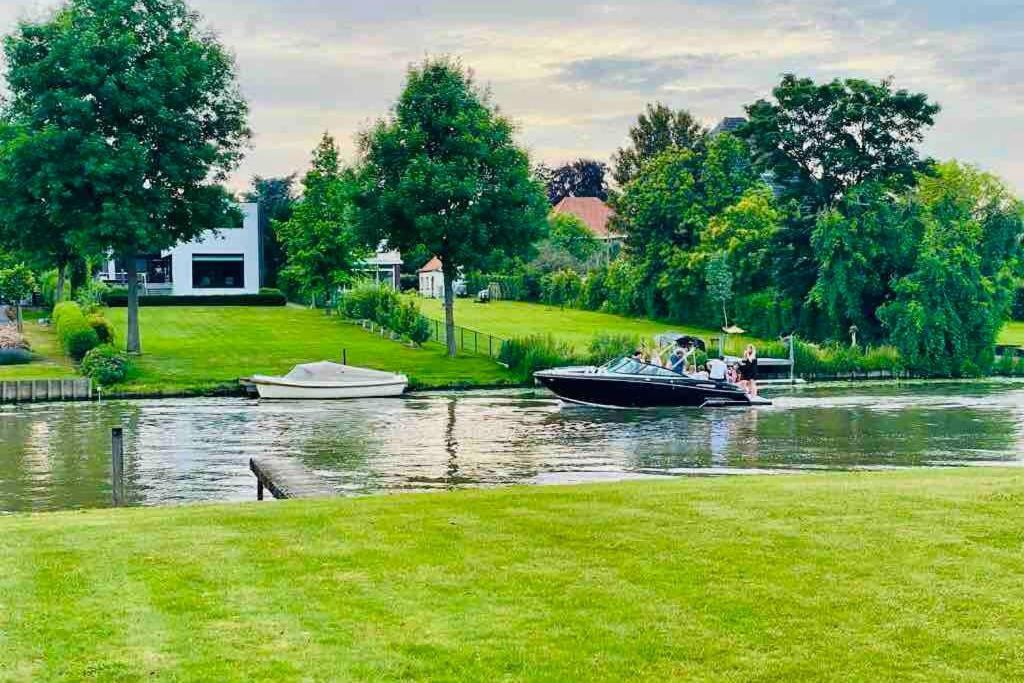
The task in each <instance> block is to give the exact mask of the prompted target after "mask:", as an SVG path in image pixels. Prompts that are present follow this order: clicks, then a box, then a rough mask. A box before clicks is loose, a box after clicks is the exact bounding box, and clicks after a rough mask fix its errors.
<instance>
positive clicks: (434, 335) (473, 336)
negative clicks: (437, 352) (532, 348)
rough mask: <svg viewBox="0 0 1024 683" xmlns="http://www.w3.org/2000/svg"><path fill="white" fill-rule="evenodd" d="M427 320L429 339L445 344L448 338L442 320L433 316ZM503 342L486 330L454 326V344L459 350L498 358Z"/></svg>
mask: <svg viewBox="0 0 1024 683" xmlns="http://www.w3.org/2000/svg"><path fill="white" fill-rule="evenodd" d="M427 321H428V322H429V323H430V339H431V340H432V341H436V342H437V343H439V344H447V341H448V340H447V334H446V333H445V324H444V321H442V320H435V319H434V318H427ZM504 343H505V340H504V339H502V338H501V337H495V336H494V335H493V334H487V333H486V332H481V331H479V330H474V329H471V328H469V327H460V326H458V325H456V326H455V346H456V347H457V348H458V349H459V350H460V351H467V352H470V353H479V354H486V355H487V356H488V357H490V358H498V356H500V355H501V347H502V345H503V344H504Z"/></svg>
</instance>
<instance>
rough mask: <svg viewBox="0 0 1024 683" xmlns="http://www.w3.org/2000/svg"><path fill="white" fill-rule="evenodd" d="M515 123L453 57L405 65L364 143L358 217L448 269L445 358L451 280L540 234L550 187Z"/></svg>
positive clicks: (395, 243) (450, 334)
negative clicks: (396, 91) (393, 98)
mask: <svg viewBox="0 0 1024 683" xmlns="http://www.w3.org/2000/svg"><path fill="white" fill-rule="evenodd" d="M512 133H513V128H512V124H511V123H510V122H509V121H508V120H507V119H505V118H504V117H503V116H501V115H500V114H499V113H498V112H497V110H496V108H495V107H494V106H493V105H492V104H491V102H490V98H489V96H488V95H487V94H486V93H485V92H484V91H482V90H481V89H480V88H479V87H477V85H476V84H475V83H474V81H473V79H472V77H471V75H470V74H469V73H468V72H467V70H466V69H465V68H464V67H463V66H462V65H461V64H460V63H458V62H456V61H453V60H451V59H446V58H442V59H427V60H425V61H424V62H423V63H421V64H418V65H415V66H411V67H410V68H409V72H408V77H407V82H406V85H405V90H404V91H403V92H402V94H401V96H400V97H399V100H398V102H397V103H396V105H395V107H394V111H393V112H392V114H391V115H390V116H389V117H387V118H386V119H384V120H382V121H380V122H378V123H377V125H375V126H374V127H373V128H372V129H370V130H369V131H367V132H366V133H365V134H364V136H363V138H362V140H361V152H362V164H363V168H362V177H363V184H362V187H363V190H362V193H361V195H360V198H359V203H360V208H361V211H360V221H361V224H362V225H363V226H364V230H365V232H366V233H367V234H368V235H371V236H373V237H375V238H381V239H386V240H387V242H388V243H389V244H390V245H391V246H392V247H394V248H398V249H405V248H407V247H412V246H415V245H419V244H422V245H425V246H426V247H428V248H429V249H430V250H431V251H432V252H433V253H434V254H435V255H436V256H438V257H439V258H440V259H441V262H442V263H443V264H444V274H445V277H444V299H445V305H444V308H445V326H446V331H447V335H446V336H447V340H448V353H449V355H451V356H454V355H455V352H456V349H455V333H454V329H455V318H454V298H455V293H454V289H453V284H454V281H455V279H456V277H458V274H459V273H460V272H464V271H470V270H475V269H479V268H480V267H481V266H482V264H483V263H485V262H486V260H487V258H488V256H489V255H490V254H491V253H492V252H493V251H495V250H500V251H504V252H506V253H507V254H515V253H521V252H525V251H526V250H527V249H528V248H529V246H530V245H531V244H532V243H533V242H534V241H535V240H536V239H537V238H538V237H539V236H540V235H541V234H542V232H543V225H544V219H545V216H546V214H547V201H546V199H545V195H544V190H543V188H542V187H541V185H540V184H539V183H537V182H536V181H535V179H534V178H533V176H532V174H531V170H530V163H529V159H528V157H527V155H526V153H525V152H524V151H523V150H522V149H520V148H519V147H518V146H517V145H516V144H515V142H514V141H513V139H512Z"/></svg>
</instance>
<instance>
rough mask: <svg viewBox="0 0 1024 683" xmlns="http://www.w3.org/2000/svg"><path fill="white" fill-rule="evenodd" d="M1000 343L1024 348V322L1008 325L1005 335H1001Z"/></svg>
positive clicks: (1004, 329) (1004, 331)
mask: <svg viewBox="0 0 1024 683" xmlns="http://www.w3.org/2000/svg"><path fill="white" fill-rule="evenodd" d="M999 343H1000V344H1018V345H1020V346H1024V322H1020V321H1017V322H1011V323H1007V324H1006V327H1005V328H1003V333H1002V334H1001V335H999Z"/></svg>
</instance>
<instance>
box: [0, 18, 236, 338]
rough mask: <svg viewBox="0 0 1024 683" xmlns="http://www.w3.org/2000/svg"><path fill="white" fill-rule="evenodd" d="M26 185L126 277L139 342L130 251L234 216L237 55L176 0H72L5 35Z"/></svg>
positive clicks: (11, 110)
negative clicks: (115, 261) (112, 257)
mask: <svg viewBox="0 0 1024 683" xmlns="http://www.w3.org/2000/svg"><path fill="white" fill-rule="evenodd" d="M4 52H5V55H6V57H7V65H8V70H7V82H8V86H9V90H10V99H9V103H8V107H7V112H6V114H7V118H8V120H9V121H10V122H11V124H12V125H14V126H16V127H17V130H18V142H17V146H18V153H19V154H22V155H24V156H25V157H27V158H34V159H36V160H38V163H37V164H36V165H34V166H31V167H29V168H27V169H26V175H24V176H23V181H24V182H25V183H26V185H27V186H28V188H29V191H30V192H31V193H32V194H33V197H34V198H35V200H36V201H38V202H40V203H43V204H45V205H46V217H47V218H48V219H49V220H50V221H51V222H52V224H53V225H55V226H59V227H60V228H61V229H64V228H65V227H67V226H71V225H73V226H74V228H73V231H72V232H71V234H70V238H69V241H70V242H71V243H72V244H75V245H76V246H77V247H79V248H80V249H84V250H85V251H86V252H103V251H106V250H112V251H113V252H114V253H115V254H117V255H118V256H119V257H120V258H121V259H122V260H123V261H124V263H125V264H126V269H125V270H126V271H127V274H128V293H129V306H128V334H127V348H128V351H129V352H132V353H137V352H139V351H141V343H140V339H139V319H138V317H139V316H138V275H137V261H136V259H137V257H138V256H139V255H140V254H146V253H156V252H160V251H162V250H164V249H168V248H170V247H172V246H174V245H175V244H178V243H180V242H183V241H187V240H190V239H193V238H195V237H196V236H198V235H199V234H201V233H202V232H203V231H205V230H208V229H216V228H218V227H222V226H224V225H230V224H232V223H234V222H237V221H238V220H239V214H238V210H237V207H235V206H234V203H233V201H232V198H231V196H230V194H229V193H228V191H227V190H226V189H225V188H224V187H223V186H222V185H221V184H220V183H221V182H222V181H223V180H224V179H225V178H226V176H227V174H228V173H229V172H230V171H231V170H232V169H234V168H235V167H236V166H237V163H238V161H239V159H240V157H241V154H242V150H243V147H244V145H245V144H246V143H247V141H248V139H249V130H248V128H247V127H246V117H247V113H248V110H247V106H246V103H245V101H244V99H243V98H242V97H241V95H240V94H239V91H238V88H237V85H236V82H235V67H234V62H233V60H232V58H231V56H230V55H229V54H228V53H227V51H225V50H224V48H223V47H222V46H221V45H220V43H219V42H218V40H217V38H216V36H214V35H213V34H211V33H209V32H207V31H205V30H203V29H202V28H200V17H199V16H198V15H197V14H196V13H195V12H193V11H191V10H190V9H189V8H188V7H187V6H186V5H185V3H184V2H183V0H69V1H68V2H67V3H66V4H64V5H63V6H61V7H60V8H58V9H57V10H56V11H55V12H54V13H53V14H52V15H51V16H50V18H48V19H46V20H43V21H41V22H38V23H35V22H31V21H26V22H22V23H21V24H19V26H18V28H17V29H16V31H15V32H14V34H13V35H11V36H8V37H7V39H6V40H5V42H4Z"/></svg>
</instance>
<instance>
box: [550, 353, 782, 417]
mask: <svg viewBox="0 0 1024 683" xmlns="http://www.w3.org/2000/svg"><path fill="white" fill-rule="evenodd" d="M534 377H536V378H537V380H538V381H539V382H540V383H541V384H543V385H544V386H546V387H547V388H548V389H550V390H551V391H552V392H554V393H555V394H556V395H557V396H558V397H559V398H560V399H562V400H563V401H570V402H572V403H582V404H585V405H592V406H601V407H609V408H660V407H693V408H708V407H728V406H752V405H771V401H767V400H765V399H763V398H756V397H754V398H752V397H750V396H748V395H747V394H746V392H744V391H743V390H742V389H741V388H740V387H738V386H736V385H735V384H730V383H729V382H717V381H714V380H707V379H698V378H696V377H691V376H689V375H680V374H679V373H677V372H673V371H672V370H669V369H668V368H663V367H661V366H658V365H650V364H648V363H643V362H641V361H639V360H636V359H634V358H620V359H618V360H614V361H612V362H610V363H608V364H606V365H602V366H601V367H599V368H596V367H576V368H558V369H555V370H542V371H540V372H537V373H535V374H534Z"/></svg>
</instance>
